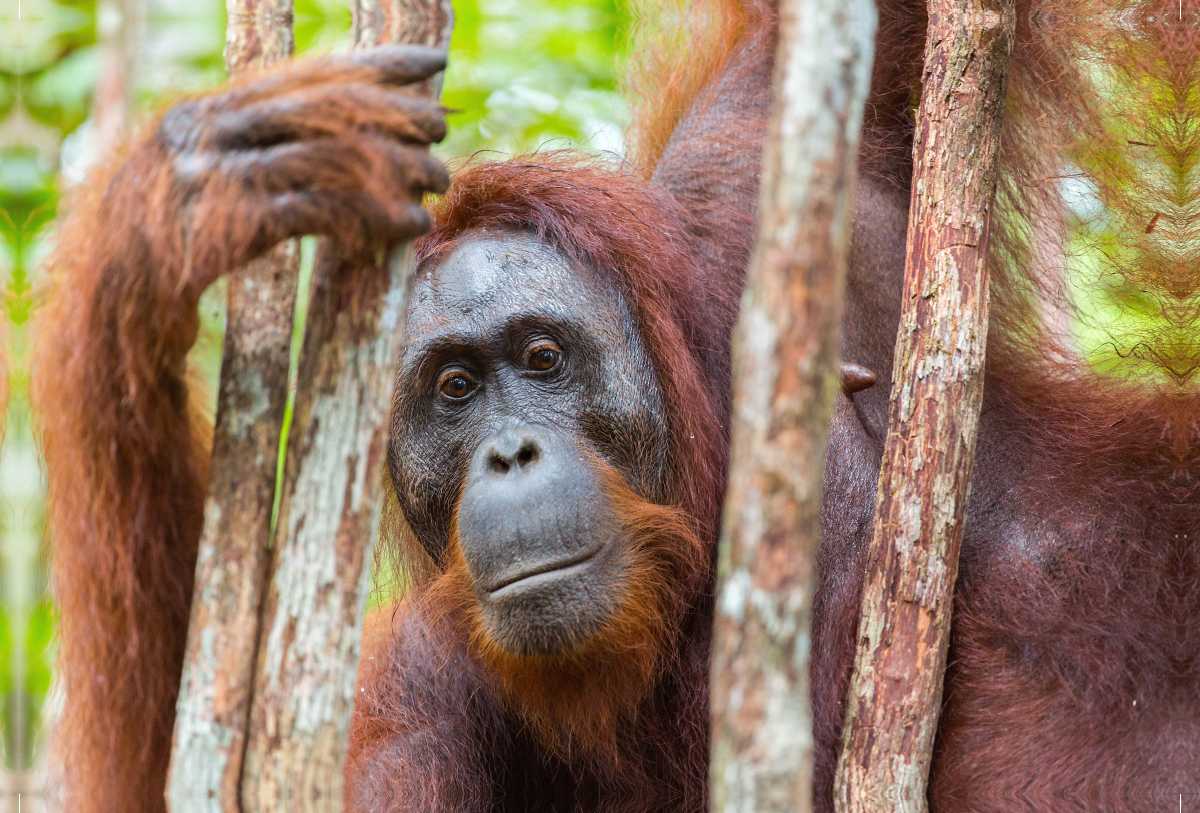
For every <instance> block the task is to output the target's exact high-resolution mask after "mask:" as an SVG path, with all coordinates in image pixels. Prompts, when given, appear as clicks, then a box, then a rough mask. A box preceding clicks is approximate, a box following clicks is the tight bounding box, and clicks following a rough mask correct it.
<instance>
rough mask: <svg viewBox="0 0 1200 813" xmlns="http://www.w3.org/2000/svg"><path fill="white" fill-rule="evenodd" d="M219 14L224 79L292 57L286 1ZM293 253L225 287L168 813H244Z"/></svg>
mask: <svg viewBox="0 0 1200 813" xmlns="http://www.w3.org/2000/svg"><path fill="white" fill-rule="evenodd" d="M226 10H227V13H228V25H227V28H226V34H225V66H226V68H227V69H228V71H229V74H230V76H235V75H237V74H238V73H240V72H241V71H243V70H247V69H255V68H267V67H270V66H271V65H273V64H274V63H276V62H280V61H282V60H285V59H288V58H290V57H291V55H292V51H293V49H294V45H293V38H292V0H227V5H226ZM299 255H300V252H299V242H298V241H296V240H289V241H287V242H285V243H281V244H280V245H279V246H276V247H275V249H273V250H272V251H271V252H270V253H269V254H267V255H266V256H264V257H262V258H260V259H258V260H255V261H254V262H251V263H250V264H249V265H247V266H246V267H245V268H243V269H241V270H240V271H239V272H238V273H236V274H232V275H231V276H230V277H229V282H228V286H229V287H228V294H227V310H226V329H225V346H224V351H223V353H222V360H221V384H220V391H219V395H218V398H217V422H216V427H215V431H214V436H213V456H212V479H211V481H210V484H209V491H208V500H207V502H206V503H205V506H204V531H203V534H202V535H201V539H200V550H199V557H198V560H197V564H196V586H195V593H194V594H193V597H192V612H191V619H190V620H189V622H188V624H189V625H188V642H187V651H186V654H185V656H184V668H183V680H182V683H181V686H180V693H179V701H178V703H177V705H176V713H175V733H174V737H173V741H172V752H171V768H170V772H169V773H168V776H167V804H168V806H169V807H170V809H171V811H172V813H202V812H203V813H217V811H221V813H238V811H240V809H241V807H240V805H239V804H238V783H239V780H240V778H241V773H242V757H243V753H244V750H245V745H246V726H247V723H248V721H249V713H250V693H251V689H252V688H253V676H254V655H255V649H256V647H257V646H258V618H259V611H260V609H261V606H262V601H263V594H264V592H265V587H266V575H267V565H268V564H269V562H270V541H271V509H272V507H273V505H274V499H275V480H276V472H277V466H278V460H279V438H280V432H281V430H282V426H283V416H284V411H285V408H286V404H287V384H288V363H289V360H290V355H291V341H292V323H293V319H294V316H295V313H294V311H295V302H296V278H297V274H298V271H299Z"/></svg>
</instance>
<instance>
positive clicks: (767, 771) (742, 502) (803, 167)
mask: <svg viewBox="0 0 1200 813" xmlns="http://www.w3.org/2000/svg"><path fill="white" fill-rule="evenodd" d="M780 13H781V42H780V49H779V55H778V57H777V60H778V61H777V64H776V69H775V101H774V111H773V114H772V117H771V123H770V129H769V131H768V141H767V146H766V153H765V157H764V168H763V188H762V198H761V227H760V233H759V245H758V250H757V252H756V254H755V256H754V259H753V261H752V263H751V266H750V272H749V279H748V282H747V290H746V295H745V298H744V300H743V307H742V314H741V318H740V320H739V322H738V327H737V334H736V338H735V344H734V370H735V384H734V402H733V421H734V424H733V451H732V463H731V468H730V475H729V492H728V496H727V498H726V503H725V505H726V508H725V521H724V533H723V534H722V539H721V549H720V562H719V569H718V573H719V586H718V596H717V608H716V625H715V630H714V635H715V641H714V654H713V667H712V668H713V672H712V674H713V679H712V680H713V691H712V703H713V750H712V799H713V804H712V809H713V810H714V811H734V810H754V811H762V812H763V813H767V812H769V811H781V812H782V811H804V810H809V809H810V807H811V803H812V789H811V783H812V780H811V777H812V768H811V750H812V735H811V729H812V724H811V719H810V711H809V699H808V649H809V645H808V637H809V623H810V620H809V612H810V609H811V597H812V568H813V563H814V561H815V558H816V549H817V540H818V534H819V528H820V524H819V509H820V495H821V477H822V473H823V468H824V457H825V446H826V443H827V435H828V424H829V418H830V413H831V411H832V408H833V399H834V396H835V394H836V393H837V391H838V387H839V378H838V344H839V338H840V324H841V313H842V298H843V289H844V284H845V277H846V260H847V254H848V250H849V236H850V211H851V199H852V188H853V180H854V168H855V158H856V155H857V147H858V131H859V128H860V125H861V122H862V114H863V104H864V102H865V100H866V96H867V89H868V84H869V80H870V73H871V55H872V52H873V49H874V33H875V20H876V17H875V7H874V4H873V3H872V2H871V0H847V2H846V3H843V4H831V3H828V2H823V0H787V1H786V2H784V3H783V4H782V8H781V10H780Z"/></svg>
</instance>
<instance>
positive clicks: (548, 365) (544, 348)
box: [529, 344, 562, 373]
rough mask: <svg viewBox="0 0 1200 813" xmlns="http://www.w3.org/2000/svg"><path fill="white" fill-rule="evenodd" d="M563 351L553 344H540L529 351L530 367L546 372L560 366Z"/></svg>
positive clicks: (539, 371)
mask: <svg viewBox="0 0 1200 813" xmlns="http://www.w3.org/2000/svg"><path fill="white" fill-rule="evenodd" d="M561 358H562V351H561V350H559V349H558V348H557V347H556V346H554V345H552V344H540V345H538V346H537V347H535V348H533V350H531V351H529V369H531V370H533V371H535V372H538V373H544V372H547V371H549V370H553V369H554V368H555V367H557V366H558V362H559V359H561Z"/></svg>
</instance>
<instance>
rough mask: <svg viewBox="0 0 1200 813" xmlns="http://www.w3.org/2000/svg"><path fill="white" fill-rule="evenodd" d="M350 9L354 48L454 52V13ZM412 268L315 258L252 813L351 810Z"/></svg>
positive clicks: (403, 261) (247, 787)
mask: <svg viewBox="0 0 1200 813" xmlns="http://www.w3.org/2000/svg"><path fill="white" fill-rule="evenodd" d="M352 7H353V8H354V21H355V25H354V33H355V43H354V44H355V47H367V46H371V45H375V44H381V43H383V42H403V43H405V44H422V45H429V46H436V47H441V48H446V47H448V45H449V33H450V27H451V22H452V20H453V17H452V10H451V7H450V3H449V0H390V2H387V3H386V4H379V3H372V4H370V5H368V4H367V3H366V2H361V3H355V4H353V5H352ZM401 36H404V37H406V39H404V40H400V39H398V38H399V37H401ZM410 257H411V253H410V251H409V250H408V249H407V248H404V249H400V250H398V251H397V252H396V253H395V256H394V257H393V258H392V260H391V262H386V263H385V262H381V263H380V265H379V266H378V267H376V268H356V267H351V266H350V265H349V264H347V263H345V262H344V261H343V260H342V258H341V257H339V256H338V254H337V252H336V249H335V247H334V246H332V245H331V244H328V243H325V244H323V245H322V246H321V248H320V249H319V251H318V261H317V264H316V266H315V268H314V272H313V293H312V299H311V303H312V304H311V305H310V309H309V313H308V324H307V326H306V335H305V339H304V346H303V349H302V351H301V359H300V369H299V384H298V389H297V397H296V403H295V412H294V415H293V424H292V425H293V429H292V432H291V436H290V438H289V441H288V444H289V445H288V454H287V466H286V474H285V479H284V486H283V499H282V503H281V505H280V510H279V519H278V524H277V527H276V536H275V548H274V551H273V554H274V558H273V563H272V576H271V582H270V589H269V593H268V595H267V599H266V603H265V605H264V610H263V616H262V626H261V629H260V638H259V648H258V661H257V666H256V670H255V687H254V703H253V708H252V711H251V722H250V741H249V745H248V748H247V752H246V762H245V769H244V774H243V779H242V802H243V805H244V806H245V809H246V811H247V813H259V811H261V812H262V813H267V811H281V810H306V811H328V812H329V813H337V811H340V810H341V804H342V771H343V765H344V762H345V757H346V738H347V734H348V731H349V725H350V716H351V714H352V712H353V709H354V695H355V678H356V676H357V670H358V660H359V645H360V641H359V639H360V637H361V635H362V622H363V612H364V610H365V605H366V599H367V593H368V591H369V589H370V581H371V578H370V577H371V574H370V564H371V551H372V547H373V545H374V542H375V537H376V535H377V533H378V529H379V517H380V513H381V510H382V506H383V495H384V489H383V482H382V477H383V468H384V464H385V459H386V450H387V430H388V420H389V417H390V405H391V393H392V384H393V379H394V376H395V364H396V361H397V359H398V358H399V351H400V347H401V342H402V340H403V334H404V316H405V309H406V307H407V302H406V300H407V291H408V284H409V277H410V275H411V273H412V266H411V260H410Z"/></svg>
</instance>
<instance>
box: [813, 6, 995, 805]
mask: <svg viewBox="0 0 1200 813" xmlns="http://www.w3.org/2000/svg"><path fill="white" fill-rule="evenodd" d="M1015 19H1016V15H1015V12H1014V8H1013V2H1012V0H930V3H929V32H928V39H927V41H926V47H925V72H924V76H923V78H922V81H923V85H922V87H923V90H922V94H921V105H920V110H919V111H918V118H917V130H916V137H915V140H914V148H913V151H914V159H915V167H914V172H913V182H912V202H911V207H910V211H909V225H908V252H907V255H906V258H905V269H904V302H903V306H902V311H901V316H900V329H899V333H898V336H897V338H896V361H895V365H894V368H893V370H894V372H893V378H892V381H893V383H892V393H891V401H890V406H889V413H890V417H889V421H888V434H887V440H886V442H885V445H884V454H883V466H882V469H881V470H880V473H879V492H878V496H877V499H876V509H875V532H874V537H873V539H872V541H871V548H870V552H869V554H868V561H867V575H866V583H865V585H864V588H863V597H862V617H861V620H860V622H859V627H858V650H857V653H856V657H855V664H854V678H853V680H852V683H851V686H850V692H849V695H848V697H847V708H846V725H845V730H844V733H843V743H844V744H843V751H842V755H841V759H840V761H839V763H838V773H837V780H836V790H835V799H836V801H837V804H838V809H839V810H840V811H843V813H851V811H853V812H854V813H866V812H867V811H885V810H886V811H888V813H892V812H893V811H913V813H917V812H918V811H924V810H926V808H927V801H926V787H927V785H928V775H929V765H930V760H931V756H932V752H933V740H934V735H935V733H936V731H937V720H938V713H939V711H940V708H941V701H942V681H943V678H944V673H945V668H946V650H947V646H948V643H949V639H950V611H951V603H952V601H953V594H954V582H955V579H956V578H957V575H958V551H959V544H960V542H961V540H962V530H963V522H964V520H965V517H966V507H967V498H968V494H969V490H970V480H971V468H972V466H973V464H974V456H975V437H976V434H977V429H978V424H979V406H980V401H981V400H982V395H983V360H984V349H985V346H986V342H987V316H988V275H987V266H986V264H985V259H986V257H987V245H988V218H989V214H990V211H991V206H992V200H993V198H994V195H995V188H996V173H997V169H996V156H997V153H998V149H999V143H1000V122H1001V117H1002V115H1003V112H1004V100H1005V91H1006V86H1007V82H1008V61H1009V54H1010V52H1011V50H1012V40H1013V28H1014V23H1015Z"/></svg>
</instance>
